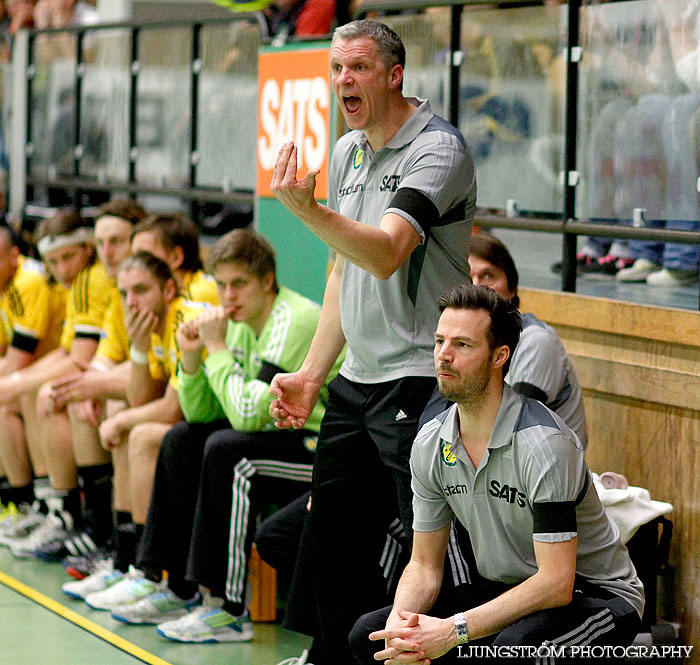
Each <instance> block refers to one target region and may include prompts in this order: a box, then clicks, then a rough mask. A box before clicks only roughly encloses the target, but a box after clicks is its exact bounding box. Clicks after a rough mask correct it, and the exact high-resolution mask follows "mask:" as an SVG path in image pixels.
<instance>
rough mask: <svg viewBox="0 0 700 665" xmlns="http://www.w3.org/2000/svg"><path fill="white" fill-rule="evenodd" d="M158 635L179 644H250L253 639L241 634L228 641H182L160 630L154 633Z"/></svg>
mask: <svg viewBox="0 0 700 665" xmlns="http://www.w3.org/2000/svg"><path fill="white" fill-rule="evenodd" d="M156 632H157V633H158V635H160V636H161V637H164V638H165V639H166V640H170V641H171V642H180V643H181V644H224V643H226V644H229V643H231V642H251V641H252V639H253V636H252V635H251V636H250V637H248V636H243V634H241V637H237V636H236V637H232V638H230V639H226V638H224V639H216V638H213V637H208V638H206V639H201V640H195V639H183V638H181V637H171V636H170V635H166V634H165V633H163V632H162V631H161V630H160V628H159V629H158V630H157V631H156Z"/></svg>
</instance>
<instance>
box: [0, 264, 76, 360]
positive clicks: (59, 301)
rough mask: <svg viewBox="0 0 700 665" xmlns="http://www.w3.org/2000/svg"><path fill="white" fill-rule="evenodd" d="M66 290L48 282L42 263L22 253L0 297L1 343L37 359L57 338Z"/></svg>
mask: <svg viewBox="0 0 700 665" xmlns="http://www.w3.org/2000/svg"><path fill="white" fill-rule="evenodd" d="M66 296H67V291H66V289H65V288H63V287H62V286H61V285H60V284H56V283H54V282H51V283H50V282H49V278H48V274H47V273H46V271H45V269H44V266H43V264H41V263H39V262H38V261H35V260H34V259H29V258H26V257H24V256H20V257H19V265H18V266H17V272H16V273H15V276H14V278H13V279H12V281H11V282H10V283H9V284H8V286H7V288H6V289H5V291H4V293H3V294H2V296H1V297H0V319H1V321H2V326H0V327H1V328H2V333H1V334H2V343H3V345H4V346H10V345H11V346H14V347H15V348H17V349H19V350H21V351H26V352H28V353H33V354H35V357H36V358H40V357H41V356H43V355H45V354H46V353H48V352H49V351H52V350H53V349H55V348H56V347H57V346H58V344H59V340H60V337H61V329H62V326H63V319H64V315H65V304H66Z"/></svg>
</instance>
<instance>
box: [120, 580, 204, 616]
mask: <svg viewBox="0 0 700 665" xmlns="http://www.w3.org/2000/svg"><path fill="white" fill-rule="evenodd" d="M191 604H193V601H190V603H189V605H191ZM187 614H189V608H188V602H187V601H185V600H182V598H180V597H178V596H176V595H175V594H174V593H173V592H172V591H171V590H170V589H168V588H167V587H166V588H165V589H163V591H158V592H156V593H152V594H151V595H149V596H146V597H145V598H142V599H141V600H139V601H138V602H136V603H133V604H132V605H119V606H117V607H115V608H114V609H113V610H112V618H113V619H116V620H117V621H123V622H124V623H130V624H152V625H157V624H161V623H164V622H167V621H171V620H173V619H179V618H180V617H183V616H186V615H187Z"/></svg>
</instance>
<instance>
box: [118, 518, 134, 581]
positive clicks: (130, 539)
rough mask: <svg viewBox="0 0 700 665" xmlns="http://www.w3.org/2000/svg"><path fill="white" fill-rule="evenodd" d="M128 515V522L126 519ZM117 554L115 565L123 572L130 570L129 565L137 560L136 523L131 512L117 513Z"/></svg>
mask: <svg viewBox="0 0 700 665" xmlns="http://www.w3.org/2000/svg"><path fill="white" fill-rule="evenodd" d="M125 515H126V516H127V518H126V519H128V520H129V521H128V522H125V521H121V522H120V519H121V520H124V519H125V518H124V516H125ZM116 536H117V556H116V558H115V561H114V567H115V568H117V569H118V570H121V571H122V572H123V573H125V572H127V571H128V570H129V566H131V565H133V564H134V563H135V562H136V525H135V524H134V523H133V522H132V521H131V515H130V514H129V513H124V512H118V513H117V533H116Z"/></svg>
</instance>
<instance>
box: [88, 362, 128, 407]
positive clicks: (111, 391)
mask: <svg viewBox="0 0 700 665" xmlns="http://www.w3.org/2000/svg"><path fill="white" fill-rule="evenodd" d="M129 365H130V363H129V362H128V361H127V362H123V363H120V364H119V365H115V366H114V367H111V368H110V369H107V370H104V371H100V370H98V369H91V370H90V378H89V380H90V382H91V383H92V384H93V386H94V392H95V393H97V394H98V395H99V396H100V397H101V398H103V399H126V394H127V388H128V386H129V373H130V367H129Z"/></svg>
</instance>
